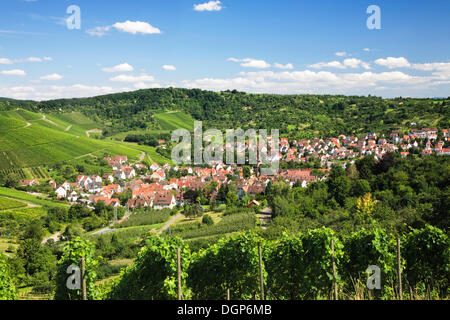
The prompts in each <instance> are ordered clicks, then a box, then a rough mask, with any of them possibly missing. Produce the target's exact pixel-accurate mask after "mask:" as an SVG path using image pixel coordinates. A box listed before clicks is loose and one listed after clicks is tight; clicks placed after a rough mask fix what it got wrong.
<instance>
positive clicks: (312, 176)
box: [20, 128, 450, 210]
mask: <svg viewBox="0 0 450 320" xmlns="http://www.w3.org/2000/svg"><path fill="white" fill-rule="evenodd" d="M441 134H442V135H441V137H442V139H440V140H438V130H437V129H434V128H431V129H430V128H424V129H422V130H418V129H412V130H410V131H409V132H407V133H405V134H402V133H401V132H400V131H397V130H396V131H392V132H391V134H390V136H389V137H384V136H381V137H378V136H377V134H376V133H368V134H367V135H363V136H360V137H352V136H345V135H340V136H338V137H337V138H327V139H321V138H314V139H312V140H301V141H295V140H292V141H288V139H287V138H281V139H280V149H279V151H280V152H279V154H278V155H276V156H275V157H278V159H279V160H280V161H284V162H298V163H302V162H308V161H311V160H317V161H320V165H321V168H317V169H311V168H308V169H280V170H278V172H277V173H276V174H275V175H273V176H269V175H260V174H259V172H258V169H257V168H249V172H247V173H244V170H243V167H242V166H238V165H226V164H224V163H222V162H217V161H216V162H214V164H213V165H212V166H208V167H195V166H192V167H191V166H185V167H178V166H171V165H169V164H165V165H158V164H156V163H153V164H152V165H151V166H149V167H147V166H146V165H145V164H143V163H130V162H129V161H128V158H127V156H120V155H118V156H115V157H106V158H105V159H104V160H105V161H107V163H108V166H109V167H110V168H111V169H112V171H113V173H112V174H104V175H103V176H98V175H92V176H85V175H78V177H77V179H76V181H73V182H68V181H65V182H64V183H62V184H61V185H56V183H55V182H54V181H53V180H51V181H49V184H50V185H51V187H52V188H53V190H54V192H55V193H56V197H57V198H58V199H60V200H66V201H68V202H69V203H71V204H74V203H81V204H84V205H85V206H88V207H90V208H92V207H93V206H94V205H95V204H96V203H97V202H99V201H103V202H104V203H105V204H106V205H111V206H113V207H119V206H121V201H120V200H119V198H118V195H120V194H121V193H123V192H125V191H128V190H129V191H128V192H129V194H130V198H129V199H128V200H127V202H126V204H125V205H124V206H125V207H127V209H129V210H133V209H136V208H145V207H150V208H153V209H155V210H161V209H165V208H169V209H173V208H174V207H176V206H183V205H184V204H185V203H186V202H188V200H187V199H186V196H185V195H186V192H188V191H189V190H200V189H201V188H202V187H204V185H205V184H206V183H208V182H215V184H214V186H215V191H214V192H212V193H211V195H210V197H211V199H210V200H213V199H214V198H215V197H216V196H217V192H218V190H219V188H220V187H221V186H222V185H223V184H229V183H231V182H232V181H233V182H234V184H235V186H236V189H237V193H238V196H239V197H241V196H242V195H244V194H248V195H249V196H251V197H256V196H257V195H260V194H264V193H265V190H266V187H267V185H268V183H269V182H270V181H272V182H275V181H284V182H286V183H288V184H290V185H291V186H293V185H294V184H296V185H301V186H302V187H303V188H306V187H307V186H308V184H309V183H311V182H314V181H321V180H325V179H326V178H327V173H328V171H329V170H330V168H331V167H332V166H333V165H335V164H340V165H342V166H343V167H344V168H345V166H346V164H347V162H346V161H342V160H348V161H349V162H350V163H353V162H354V160H353V159H357V158H360V157H363V156H370V155H372V156H374V157H375V159H376V160H380V159H382V158H383V156H384V155H386V154H387V153H390V152H400V154H401V156H402V157H407V156H408V155H409V154H410V152H411V150H419V148H420V149H421V155H422V156H428V155H431V154H432V153H435V154H436V155H450V148H448V142H449V141H450V136H449V132H448V130H447V129H444V130H442V132H441ZM268 141H269V145H270V146H272V145H273V141H272V140H271V137H268ZM159 142H160V143H164V141H159ZM247 146H248V141H247ZM445 146H447V147H445ZM226 147H230V146H226ZM235 147H236V150H237V152H238V155H239V154H241V155H242V154H244V155H245V147H246V146H245V145H244V146H243V145H239V143H236V144H235ZM142 168H146V169H148V173H147V174H145V175H139V174H138V172H139V171H140V169H142ZM170 171H171V172H179V174H178V176H179V177H168V176H167V175H168V172H170ZM181 173H182V174H181ZM20 184H21V185H22V186H33V185H34V184H39V182H38V181H37V180H24V181H21V183H20ZM251 204H252V203H250V204H249V205H251ZM122 205H123V203H122Z"/></svg>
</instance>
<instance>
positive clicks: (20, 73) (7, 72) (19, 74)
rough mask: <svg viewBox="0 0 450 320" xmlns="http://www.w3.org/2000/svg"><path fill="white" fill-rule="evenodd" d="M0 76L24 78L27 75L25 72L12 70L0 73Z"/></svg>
mask: <svg viewBox="0 0 450 320" xmlns="http://www.w3.org/2000/svg"><path fill="white" fill-rule="evenodd" d="M0 73H1V74H3V75H5V76H26V75H27V74H26V73H25V71H23V70H20V69H14V70H4V71H1V72H0Z"/></svg>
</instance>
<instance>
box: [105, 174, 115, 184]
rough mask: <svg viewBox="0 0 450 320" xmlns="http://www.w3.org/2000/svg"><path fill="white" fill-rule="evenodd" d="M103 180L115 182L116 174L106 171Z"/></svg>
mask: <svg viewBox="0 0 450 320" xmlns="http://www.w3.org/2000/svg"><path fill="white" fill-rule="evenodd" d="M102 179H103V180H106V181H109V182H110V183H113V182H114V176H113V175H112V174H109V173H106V174H104V175H103V176H102Z"/></svg>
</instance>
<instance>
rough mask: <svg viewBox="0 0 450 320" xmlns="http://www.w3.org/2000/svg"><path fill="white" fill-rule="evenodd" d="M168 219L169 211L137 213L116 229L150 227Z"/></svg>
mask: <svg viewBox="0 0 450 320" xmlns="http://www.w3.org/2000/svg"><path fill="white" fill-rule="evenodd" d="M169 218H170V212H169V211H145V210H143V211H137V212H135V213H133V214H132V215H131V216H130V218H129V219H128V220H127V221H125V222H123V223H122V224H120V225H118V226H117V227H118V228H127V227H132V226H145V225H147V226H152V225H156V224H161V223H163V222H166V221H167V220H169Z"/></svg>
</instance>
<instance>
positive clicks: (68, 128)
mask: <svg viewBox="0 0 450 320" xmlns="http://www.w3.org/2000/svg"><path fill="white" fill-rule="evenodd" d="M70 129H72V125H70V126H68V127H67V128H66V130H64V131H66V132H67V131H69V130H70Z"/></svg>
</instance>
